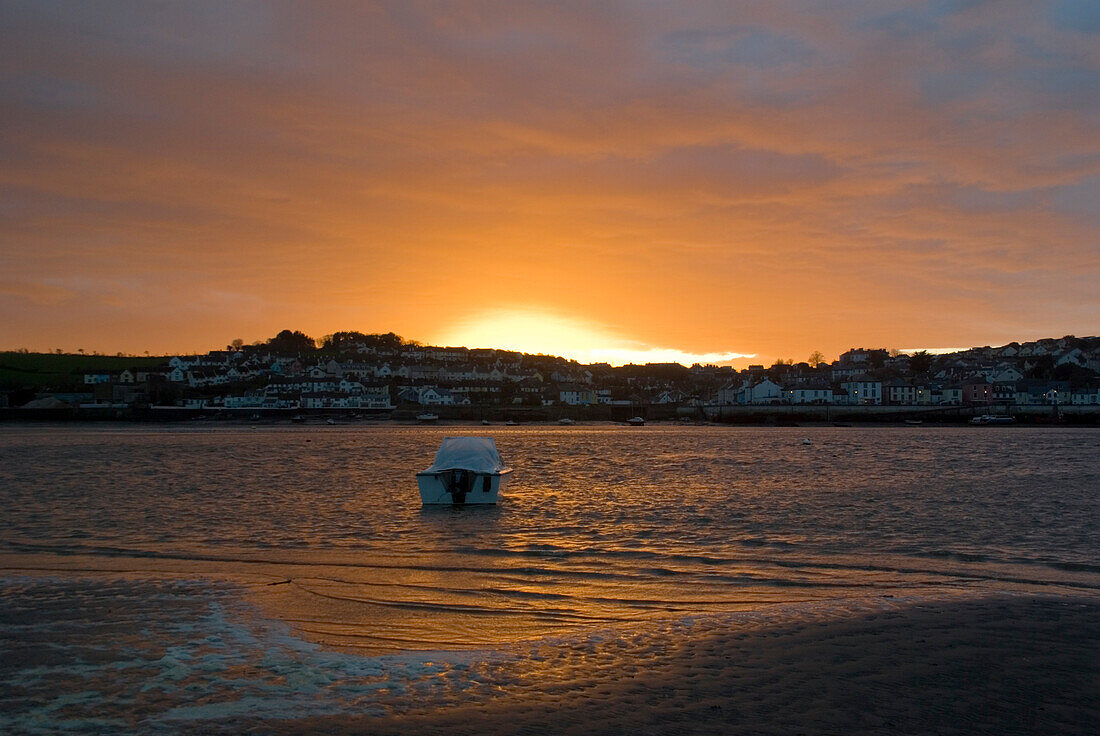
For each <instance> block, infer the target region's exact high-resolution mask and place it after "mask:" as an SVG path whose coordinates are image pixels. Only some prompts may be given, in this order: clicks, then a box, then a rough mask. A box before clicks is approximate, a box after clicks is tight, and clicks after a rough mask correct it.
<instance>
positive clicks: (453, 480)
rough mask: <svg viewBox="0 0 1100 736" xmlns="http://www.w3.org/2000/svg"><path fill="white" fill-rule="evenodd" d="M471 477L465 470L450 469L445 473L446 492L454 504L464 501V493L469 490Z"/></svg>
mask: <svg viewBox="0 0 1100 736" xmlns="http://www.w3.org/2000/svg"><path fill="white" fill-rule="evenodd" d="M470 486H471V479H470V473H469V471H467V470H452V471H450V472H449V473H447V476H446V487H447V493H450V494H451V499H452V500H453V501H454V502H455V503H456V504H464V503H466V494H467V493H469V492H470Z"/></svg>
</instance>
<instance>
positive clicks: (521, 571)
mask: <svg viewBox="0 0 1100 736" xmlns="http://www.w3.org/2000/svg"><path fill="white" fill-rule="evenodd" d="M448 434H475V435H491V436H493V437H495V439H496V441H497V445H498V447H499V448H500V450H501V452H502V454H503V455H504V457H505V459H506V461H507V462H508V463H509V464H510V465H512V466H513V467H514V468H515V473H514V475H513V476H512V480H511V485H509V486H508V487H507V488H506V490H505V493H504V499H505V500H504V501H503V502H502V503H501V504H500V505H499V506H497V507H493V508H449V507H446V508H430V509H426V508H422V507H421V506H420V503H419V497H418V494H417V491H416V485H415V480H414V474H415V472H416V471H417V470H420V469H422V468H424V467H427V465H429V464H430V462H431V458H432V455H433V454H434V451H435V449H436V448H437V447H438V445H439V442H440V440H441V439H442V437H443V436H445V435H448ZM804 438H808V439H809V440H810V441H811V443H810V444H808V445H807V444H804V443H803V439H804ZM1097 489H1100V433H1098V432H1096V431H1090V430H1072V429H1066V430H1062V429H1057V430H1053V429H1028V428H1017V427H1004V428H1000V427H985V428H971V427H962V428H934V427H923V426H922V427H904V428H868V429H862V428H782V429H761V428H729V427H696V426H677V427H658V426H650V427H644V428H626V427H621V426H591V427H589V426H576V427H549V428H548V427H501V426H494V427H477V428H464V427H433V428H421V427H368V428H348V427H325V428H313V427H261V428H257V429H250V428H242V427H218V426H215V427H203V428H192V427H183V428H168V429H164V428H146V427H137V428H129V427H126V428H101V427H93V428H82V427H44V428H36V427H29V428H28V427H8V428H4V429H3V430H0V500H2V502H3V504H4V509H5V513H4V514H3V515H2V516H0V558H2V559H3V561H4V566H5V568H6V570H7V573H6V576H7V577H6V579H5V580H6V582H4V583H3V588H2V589H0V590H2V591H3V593H2V597H0V605H2V606H3V609H2V611H0V612H2V613H3V618H2V619H0V626H3V627H4V633H5V640H6V641H9V642H17V644H12V645H11V648H10V650H9V651H8V652H7V655H8V656H7V657H6V659H7V661H8V664H7V665H4V666H3V667H0V680H6V681H8V682H9V683H10V682H15V681H18V682H19V683H21V684H20V687H21V688H29V689H28V690H27V691H26V692H28V693H37V695H35V696H34V697H32V696H31V695H26V696H25V697H23V699H22V700H19V699H16V700H13V701H8V702H7V703H6V707H5V708H4V709H3V710H5V711H9V712H14V713H17V714H18V718H17V719H16V720H13V721H11V722H9V723H7V724H5V723H3V722H0V726H3V725H7V726H8V727H9V730H11V728H23V729H26V731H27V732H28V733H30V732H34V729H35V728H38V727H39V725H41V727H42V728H43V729H45V730H46V731H49V730H50V729H51V728H54V727H56V726H57V725H58V724H59V723H60V722H61V721H60V720H59V719H61V717H62V716H63V715H64V714H66V713H68V714H69V715H70V716H71V715H72V713H77V714H79V715H80V718H83V719H85V720H84V721H81V722H82V723H84V722H87V723H91V722H92V721H91V720H88V719H92V718H96V719H100V720H101V721H103V719H106V720H105V721H103V722H102V723H100V726H103V727H107V726H104V724H107V725H109V726H110V728H120V729H125V728H128V727H136V725H135V724H139V723H140V724H142V727H143V728H145V727H151V726H150V724H154V723H160V724H161V725H164V724H166V723H167V724H171V723H174V722H176V721H178V719H181V718H182V719H185V720H186V719H203V718H218V717H224V716H226V714H227V713H229V711H227V710H226V708H227V707H228V706H226V705H225V702H223V700H220V699H219V697H220V696H219V695H218V693H221V694H222V695H224V694H225V692H228V690H230V689H232V690H233V691H234V692H236V693H237V695H236V696H234V699H233V700H232V702H233V703H236V705H235V706H234V707H236V708H238V709H245V710H249V709H253V710H254V709H256V708H259V707H260V706H259V705H257V703H263V702H266V701H265V698H266V699H268V700H271V702H275V701H279V702H283V701H286V702H290V701H287V698H288V697H289V694H288V693H289V692H291V691H293V692H297V693H307V694H306V695H302V697H303V698H305V699H306V700H307V701H308V704H309V705H308V708H306V706H305V705H303V704H301V703H299V704H298V705H297V706H295V707H298V708H299V711H298V712H301V711H300V709H301V708H306V710H307V711H308V712H310V713H314V712H316V713H325V712H329V711H328V710H325V709H326V708H330V709H332V710H333V711H338V710H339V709H341V708H344V707H347V705H348V703H349V702H352V701H355V702H359V700H355V698H358V699H360V700H361V699H362V698H363V697H365V696H364V695H363V692H364V691H361V688H363V687H366V686H367V685H371V683H373V685H371V686H370V688H368V690H369V693H370V697H369V698H368V699H369V700H370V702H371V703H374V704H377V703H380V702H387V703H389V705H387V706H386V707H387V708H390V709H393V708H397V709H398V710H400V706H399V705H394V703H397V702H398V701H399V700H400V697H404V696H402V695H401V693H402V692H405V693H406V694H407V693H408V692H413V691H416V692H418V693H419V695H418V697H419V698H424V697H427V696H426V695H425V693H427V692H437V694H438V693H442V695H440V697H459V695H461V693H462V692H465V690H464V689H463V686H462V682H467V686H466V687H467V689H469V688H472V689H470V690H469V692H470V693H473V692H476V691H477V688H478V687H485V685H484V682H485V681H486V680H491V679H492V678H490V677H486V675H485V672H484V671H482V672H481V675H480V677H481V679H480V680H478V679H476V678H474V677H473V676H472V675H470V676H469V677H468V679H467V680H462V678H459V679H457V680H456V679H454V673H455V671H456V670H455V667H456V666H458V665H456V663H461V662H463V661H465V660H463V659H462V657H463V656H464V655H461V654H460V653H456V651H455V650H471V649H473V650H477V651H478V652H480V654H478V655H477V657H476V660H477V661H478V662H480V663H481V664H480V665H479V667H481V668H484V667H487V666H488V665H487V664H485V663H486V662H491V661H492V660H493V657H492V656H489V655H487V654H486V652H495V653H496V655H494V656H498V655H499V656H504V655H503V654H502V653H505V652H508V651H510V649H509V648H510V647H511V648H514V647H515V646H516V645H517V642H523V643H525V644H524V646H526V645H527V644H526V643H528V642H539V641H543V642H545V641H552V640H556V638H557V639H560V638H562V637H565V638H569V637H585V636H588V637H591V636H605V635H607V632H613V635H614V636H621V635H625V633H624V632H636V631H642V630H647V629H646V627H649V628H648V630H657V629H661V628H662V627H664V628H665V629H667V627H669V626H674V627H675V626H680V625H683V622H685V621H691V620H695V619H696V618H697V617H700V616H702V617H707V616H735V615H742V616H744V615H752V616H757V615H765V616H766V615H768V613H767V612H768V611H779V610H784V611H788V612H789V611H790V610H813V609H814V607H818V608H821V607H829V606H834V607H835V606H841V607H843V606H845V605H849V604H851V605H856V604H855V603H851V602H853V601H855V602H857V603H858V601H861V600H862V601H870V600H882V599H883V597H884V596H890V597H891V598H892V599H912V598H914V597H920V596H943V595H958V594H971V593H981V592H989V591H995V592H1005V591H1008V592H1023V593H1034V592H1036V591H1043V592H1048V593H1057V594H1061V595H1085V596H1093V595H1095V594H1096V593H1097V592H1098V591H1100V563H1098V560H1100V523H1098V522H1100V501H1098V498H1097ZM59 602H60V603H59ZM74 607H75V610H77V613H76V614H74V613H73V610H74ZM121 611H125V612H126V614H125V615H126V616H128V617H130V618H131V619H132V620H133V621H140V622H143V625H144V626H145V633H144V634H142V635H140V636H135V635H134V634H133V627H132V626H131V627H127V626H121V627H120V626H119V625H116V624H117V621H118V617H119V616H120V615H122V614H121V613H119V612H121ZM784 615H788V614H784ZM111 622H115V624H112V623H111ZM135 625H136V624H135ZM655 627H656V628H655ZM593 632H597V633H593ZM601 632H602V633H601ZM211 637H214V638H213V639H212V638H211ZM215 639H216V640H215ZM89 647H92V648H93V649H95V651H96V652H98V654H96V655H95V656H89V655H88V651H89V650H88V648H89ZM582 648H583V647H582ZM440 650H447V651H450V652H451V654H449V655H447V656H446V657H442V658H441V657H439V656H435V655H432V654H431V652H438V651H440ZM20 652H22V654H19V653H20ZM172 652H175V653H176V654H175V655H172V656H169V655H170V654H171V653H172ZM417 652H423V654H417ZM13 653H14V654H17V655H19V656H17V657H15V658H14V659H13V658H12V657H13ZM20 657H21V658H20ZM43 657H46V658H47V659H51V661H52V660H55V659H57V658H58V657H60V660H58V661H59V662H60V664H58V666H57V669H56V670H41V669H36V667H39V664H40V663H38V661H37V660H39V659H41V658H43ZM165 657H167V658H168V659H165ZM333 657H339V658H343V659H339V660H334V659H332V658H333ZM409 657H412V659H409ZM444 660H445V663H444V664H440V661H444ZM337 661H338V662H339V665H338V666H339V669H340V671H341V672H344V673H347V672H351V673H353V674H354V673H358V674H354V676H351V675H347V676H345V677H342V678H332V677H330V676H327V675H326V676H323V677H322V676H320V675H318V674H317V673H319V672H324V671H327V670H326V669H325V668H326V667H328V666H336V665H333V664H332V663H333V662H337ZM364 662H366V663H369V664H363V663H364ZM380 662H381V663H382V664H381V665H380V664H379V663H380ZM127 663H130V664H127ZM326 663H327V664H326ZM353 663H358V664H353ZM77 665H79V666H86V667H89V668H90V669H89V670H88V671H87V672H84V674H82V675H80V678H82V681H83V682H85V687H84V690H83V692H86V693H87V692H93V693H101V692H102V689H103V688H105V687H106V688H110V687H113V688H116V689H117V688H122V690H123V691H124V692H125V693H129V694H128V695H127V696H126V698H129V700H126V698H123V701H125V702H128V703H129V705H125V706H118V707H117V708H116V710H115V711H110V709H107V711H104V709H103V708H104V707H103V706H102V704H101V701H102V697H101V696H100V697H99V699H98V700H97V696H88V699H87V702H85V701H81V700H79V698H78V699H77V700H75V701H71V702H70V701H61V702H60V703H59V704H58V702H57V697H58V693H60V692H69V691H70V690H71V689H72V688H71V685H72V683H69V680H70V679H71V678H72V677H74V675H72V672H73V671H74V670H73V667H75V666H77ZM219 667H221V668H222V669H223V670H224V669H225V668H227V667H229V668H236V670H238V671H242V672H243V671H247V672H249V673H251V674H250V675H248V676H247V677H243V676H242V677H243V679H242V677H238V678H237V679H236V680H235V681H234V682H232V683H229V684H227V681H225V679H224V672H221V671H220V670H219V669H218V668H219ZM364 668H366V669H365V670H364ZM379 668H380V669H379ZM475 669H477V668H475ZM291 670H292V671H293V672H294V673H298V674H297V675H295V676H299V677H300V678H301V677H304V678H305V680H308V681H309V682H311V683H313V685H311V686H310V687H304V686H303V687H302V688H299V689H295V688H289V689H288V687H287V686H286V682H287V677H288V674H287V672H288V671H291ZM367 670H369V671H367ZM464 671H465V670H464ZM28 672H30V673H31V674H30V675H28ZM215 672H221V673H220V674H218V676H217V677H215V676H214V674H212V673H215ZM303 672H305V673H307V674H308V673H313V674H312V675H308V676H307V675H303V674H302V673H303ZM66 673H68V674H66ZM120 673H122V674H120ZM125 673H129V675H128V676H123V674H125ZM203 673H205V674H203ZM448 673H449V674H448ZM348 677H351V679H350V680H348V679H347V678H348ZM448 677H450V678H451V679H447V678H448ZM172 678H176V679H172ZM318 678H320V679H318ZM99 680H103V682H100V683H99V684H98V685H97V686H96V687H97V688H99V689H95V688H91V686H90V685H88V684H87V683H89V682H91V683H95V682H99ZM305 680H303V682H304V681H305ZM28 682H29V683H33V684H32V685H28V684H27V683H28ZM178 682H187V683H190V684H191V686H192V687H191V692H194V691H195V689H196V688H197V689H198V691H200V692H204V693H206V695H205V698H206V700H205V701H204V702H207V704H208V705H209V706H210V707H209V708H207V709H206V710H201V709H200V710H195V709H194V708H193V707H192V705H189V704H187V703H185V702H184V701H182V700H180V698H179V697H178V696H179V692H181V691H180V690H179V689H178V688H169V687H160V688H159V689H158V687H157V686H156V683H160V684H161V685H163V684H165V683H169V684H170V683H178ZM319 682H320V683H321V684H318V683H319ZM64 683H69V684H68V685H66V684H64ZM112 683H113V684H112ZM126 683H129V684H128V685H127V684H126ZM149 683H154V686H153V687H151V688H149V689H144V688H146V687H147V686H148V685H149ZM246 683H247V684H248V687H244V685H245V684H246ZM349 683H350V684H349ZM379 683H383V685H380V684H379ZM395 683H396V684H395ZM468 683H477V684H476V686H475V685H469V684H468ZM345 686H346V687H345ZM204 688H205V689H204ZM242 688H243V690H242ZM311 688H313V689H311ZM356 688H360V689H358V690H357V689H356ZM410 688H411V690H410ZM433 688H434V690H433ZM455 688H457V690H456V689H455ZM345 690H346V691H345ZM353 691H354V692H355V693H358V694H357V695H355V696H354V698H352V696H351V695H349V693H351V692H353ZM376 691H382V692H383V694H384V695H385V696H384V697H383V694H379V692H376ZM242 692H243V693H246V695H241V693H242ZM149 693H153V695H150V694H149ZM395 693H396V694H395ZM456 693H458V694H459V695H456ZM51 694H52V696H53V699H52V700H51V699H50V697H48V696H50V695H51ZM158 694H159V695H158ZM154 696H156V697H154ZM44 697H45V701H43V698H44ZM244 697H247V698H252V700H242V699H241V698H244ZM349 698H351V700H349ZM280 699H282V700H280ZM42 702H48V703H52V704H53V705H56V706H57V707H56V708H55V709H54V710H44V709H43V708H44V707H45V706H42V705H41V703H42ZM188 702H189V701H188ZM36 703H37V704H36ZM93 703H99V705H94V706H93V705H92V704H93ZM360 705H362V703H360ZM363 707H364V708H366V709H367V711H369V710H370V707H373V706H370V707H368V706H366V705H364V706H363ZM181 709H182V710H181ZM311 709H312V710H311ZM230 710H231V709H230ZM135 713H137V714H146V716H147V717H146V716H141V717H140V718H139V717H138V716H135V715H134V714H135ZM173 713H174V714H175V716H172V715H171V714H173ZM59 714H61V715H59ZM135 718H138V720H134V719H135ZM174 719H175V720H174ZM78 720H79V719H78ZM108 722H110V723H108ZM35 724H38V725H35ZM43 724H44V725H43ZM110 724H113V725H110ZM166 727H167V726H166Z"/></svg>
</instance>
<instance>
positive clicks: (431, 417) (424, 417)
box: [416, 411, 439, 423]
mask: <svg viewBox="0 0 1100 736" xmlns="http://www.w3.org/2000/svg"><path fill="white" fill-rule="evenodd" d="M416 418H417V419H418V420H419V421H421V422H425V423H428V422H434V421H435V420H437V419H439V415H438V414H432V413H431V412H430V411H428V412H424V413H423V414H417V415H416Z"/></svg>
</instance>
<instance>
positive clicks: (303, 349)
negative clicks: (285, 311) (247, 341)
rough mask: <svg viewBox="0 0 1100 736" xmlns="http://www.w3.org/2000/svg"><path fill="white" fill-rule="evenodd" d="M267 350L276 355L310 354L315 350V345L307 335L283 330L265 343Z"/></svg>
mask: <svg viewBox="0 0 1100 736" xmlns="http://www.w3.org/2000/svg"><path fill="white" fill-rule="evenodd" d="M267 345H268V347H269V348H271V349H272V350H274V351H275V352H277V353H293V354H301V353H312V352H313V351H314V350H316V349H317V344H316V343H315V342H314V341H313V338H312V337H310V336H309V335H307V334H305V333H303V332H299V331H297V330H294V331H293V332H291V331H290V330H283V331H282V332H280V333H279V334H278V335H276V336H275V337H273V338H271V339H270V340H268V341H267Z"/></svg>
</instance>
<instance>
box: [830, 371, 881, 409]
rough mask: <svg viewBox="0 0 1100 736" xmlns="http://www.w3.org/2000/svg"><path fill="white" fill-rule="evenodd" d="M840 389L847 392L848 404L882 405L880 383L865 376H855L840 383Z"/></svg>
mask: <svg viewBox="0 0 1100 736" xmlns="http://www.w3.org/2000/svg"><path fill="white" fill-rule="evenodd" d="M840 387H841V388H842V389H844V390H845V391H847V392H848V403H849V404H858V405H875V406H878V405H881V404H882V381H877V380H875V379H873V378H869V377H867V376H855V377H852V378H850V379H848V380H847V381H842V382H841V383H840Z"/></svg>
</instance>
